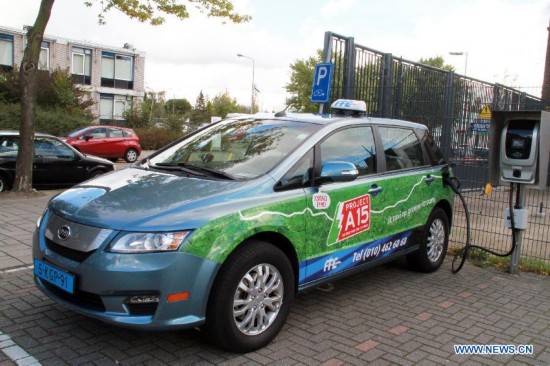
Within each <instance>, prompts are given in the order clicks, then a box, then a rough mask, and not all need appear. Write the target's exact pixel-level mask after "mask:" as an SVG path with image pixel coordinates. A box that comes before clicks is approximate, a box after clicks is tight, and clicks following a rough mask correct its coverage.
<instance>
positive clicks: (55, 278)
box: [34, 259, 74, 294]
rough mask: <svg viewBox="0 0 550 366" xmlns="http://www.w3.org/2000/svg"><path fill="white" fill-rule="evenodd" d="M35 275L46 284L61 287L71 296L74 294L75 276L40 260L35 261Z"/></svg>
mask: <svg viewBox="0 0 550 366" xmlns="http://www.w3.org/2000/svg"><path fill="white" fill-rule="evenodd" d="M34 274H35V275H36V276H37V277H40V278H41V279H43V280H44V281H46V282H49V283H51V284H52V285H54V286H56V287H59V288H60V289H62V290H64V291H67V292H69V293H71V294H73V293H74V275H72V274H70V273H68V272H66V271H63V270H60V269H58V268H56V267H54V266H52V265H49V264H46V263H44V262H42V261H41V260H39V259H35V260H34Z"/></svg>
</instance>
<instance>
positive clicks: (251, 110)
mask: <svg viewBox="0 0 550 366" xmlns="http://www.w3.org/2000/svg"><path fill="white" fill-rule="evenodd" d="M237 56H239V57H244V58H247V59H249V60H252V97H251V101H250V114H254V59H253V58H252V57H248V56H245V55H242V54H240V53H238V54H237Z"/></svg>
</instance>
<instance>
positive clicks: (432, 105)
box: [323, 32, 550, 262]
mask: <svg viewBox="0 0 550 366" xmlns="http://www.w3.org/2000/svg"><path fill="white" fill-rule="evenodd" d="M323 61H325V62H331V63H332V64H333V65H334V74H333V79H332V86H331V101H330V102H329V103H327V104H326V105H325V106H324V109H325V110H328V106H329V105H330V103H331V102H332V101H334V100H336V99H339V98H346V99H359V100H363V101H365V102H366V104H367V114H368V115H370V116H376V117H386V118H396V119H404V120H407V121H413V122H418V123H422V124H424V125H426V126H428V127H429V129H430V131H431V133H432V135H434V137H435V139H436V141H437V142H438V144H439V146H440V147H441V150H442V152H443V154H444V156H445V157H446V159H447V160H448V161H451V162H454V163H455V164H456V166H455V168H454V172H455V174H456V175H457V176H458V177H459V178H460V180H461V182H462V189H463V191H464V192H465V196H466V199H467V201H468V205H469V207H470V210H471V213H470V214H471V221H472V242H473V243H475V244H477V245H482V246H485V247H487V248H491V249H495V250H501V251H505V250H507V249H508V248H509V246H510V242H511V239H510V233H509V229H506V228H504V226H503V224H502V217H503V210H504V208H505V207H507V206H508V201H509V200H508V198H509V196H508V195H509V187H508V186H501V187H497V188H496V189H495V190H494V192H493V193H492V194H491V195H489V196H485V195H483V194H482V193H483V191H484V187H485V184H486V183H487V182H488V136H487V132H486V131H483V129H482V128H481V129H480V128H475V126H480V125H481V126H482V125H483V123H480V122H483V121H480V112H481V110H482V109H484V108H485V107H486V106H488V107H489V109H490V110H491V111H498V110H543V109H544V108H546V107H548V106H550V104H549V103H547V102H548V101H546V103H545V102H544V101H542V100H541V99H540V98H537V97H535V96H532V95H529V94H526V93H524V92H521V91H519V90H516V89H513V88H510V87H507V86H505V85H501V84H491V83H488V82H485V81H481V80H477V79H474V78H471V77H467V76H463V75H459V74H456V73H455V72H453V71H447V70H443V69H438V68H435V67H431V66H428V65H423V64H419V63H417V62H413V61H408V60H404V59H402V58H396V57H394V56H393V55H392V54H390V53H383V52H380V51H376V50H373V49H370V48H368V47H365V46H361V45H357V44H355V42H354V39H353V37H345V36H341V35H338V34H336V33H332V32H326V33H325V46H324V50H323ZM549 182H550V179H549ZM527 197H528V198H527V208H528V209H529V211H530V215H529V228H528V229H527V230H526V231H525V234H524V241H523V246H522V253H521V254H522V256H523V257H525V258H529V259H532V260H541V261H545V262H550V212H549V210H548V207H549V206H550V194H549V190H548V188H547V189H545V190H542V191H537V190H529V194H528V195H527ZM546 214H547V215H546ZM465 227H466V224H465V221H464V214H463V211H462V207H461V205H458V204H457V205H455V220H454V227H453V232H452V234H451V244H454V245H463V243H464V238H465Z"/></svg>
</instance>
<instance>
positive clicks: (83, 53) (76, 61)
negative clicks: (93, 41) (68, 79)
mask: <svg viewBox="0 0 550 366" xmlns="http://www.w3.org/2000/svg"><path fill="white" fill-rule="evenodd" d="M72 55H73V60H72V78H73V80H74V82H75V83H77V84H84V85H91V84H92V50H89V49H87V48H80V47H73V49H72Z"/></svg>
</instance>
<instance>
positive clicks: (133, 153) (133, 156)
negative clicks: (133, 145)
mask: <svg viewBox="0 0 550 366" xmlns="http://www.w3.org/2000/svg"><path fill="white" fill-rule="evenodd" d="M138 156H139V155H138V152H137V150H136V149H128V150H126V152H125V153H124V160H126V161H127V162H128V163H133V162H135V161H136V160H137V158H138Z"/></svg>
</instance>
